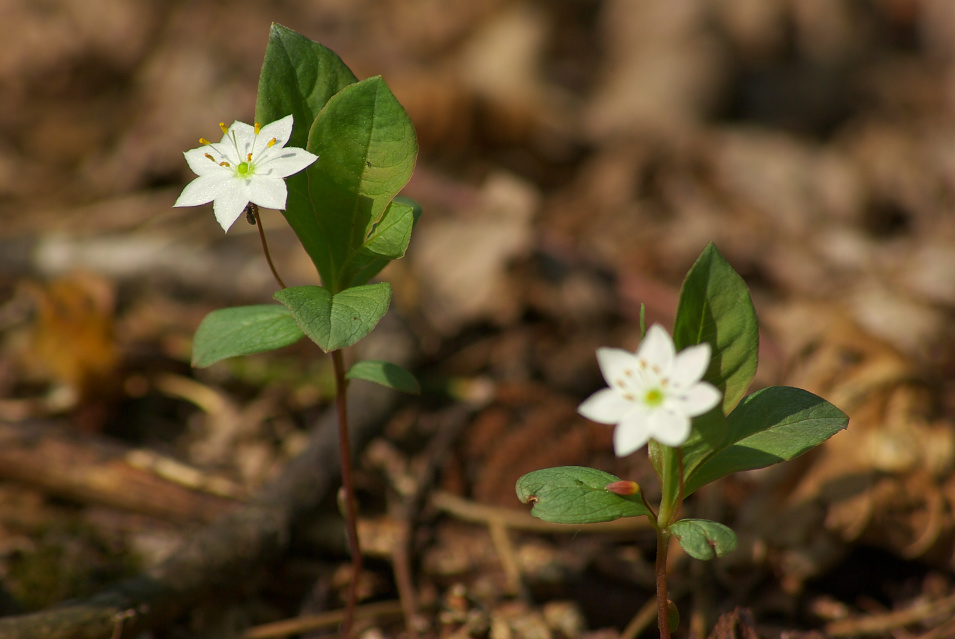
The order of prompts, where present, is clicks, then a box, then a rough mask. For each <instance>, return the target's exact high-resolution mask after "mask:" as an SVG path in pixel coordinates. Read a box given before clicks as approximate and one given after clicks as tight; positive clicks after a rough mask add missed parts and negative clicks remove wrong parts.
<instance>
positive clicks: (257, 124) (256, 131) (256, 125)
mask: <svg viewBox="0 0 955 639" xmlns="http://www.w3.org/2000/svg"><path fill="white" fill-rule="evenodd" d="M261 128H262V125H261V124H259V123H258V122H256V123H255V134H256V135H258V134H259V129H261Z"/></svg>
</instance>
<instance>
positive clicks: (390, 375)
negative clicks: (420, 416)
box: [345, 359, 421, 395]
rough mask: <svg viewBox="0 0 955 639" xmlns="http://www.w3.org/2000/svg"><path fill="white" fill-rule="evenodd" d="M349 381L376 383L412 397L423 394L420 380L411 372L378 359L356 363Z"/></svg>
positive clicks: (348, 374)
mask: <svg viewBox="0 0 955 639" xmlns="http://www.w3.org/2000/svg"><path fill="white" fill-rule="evenodd" d="M345 377H346V378H347V379H363V380H365V381H367V382H374V383H376V384H380V385H382V386H384V387H386V388H393V389H395V390H397V391H401V392H402V393H410V394H412V395H420V394H421V386H420V385H419V384H418V380H417V379H415V376H414V375H412V374H411V373H410V372H409V371H407V370H405V369H404V368H402V367H401V366H398V365H397V364H392V363H391V362H383V361H380V360H376V359H366V360H363V361H361V362H355V363H354V364H353V365H352V367H351V368H349V369H348V373H346V374H345Z"/></svg>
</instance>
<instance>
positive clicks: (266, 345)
mask: <svg viewBox="0 0 955 639" xmlns="http://www.w3.org/2000/svg"><path fill="white" fill-rule="evenodd" d="M303 336H304V333H303V332H302V329H300V328H299V327H298V325H297V324H296V323H295V320H294V319H292V314H291V313H289V311H288V309H287V308H285V307H284V306H279V305H278V304H262V305H257V306H237V307H234V308H223V309H219V310H217V311H212V312H211V313H209V314H208V315H206V317H205V319H203V320H202V323H201V324H199V328H198V329H196V335H195V337H194V338H193V341H192V365H193V366H197V367H199V368H203V367H205V366H209V365H211V364H215V363H216V362H218V361H219V360H222V359H226V358H227V357H236V356H237V355H250V354H252V353H261V352H264V351H271V350H275V349H277V348H282V347H284V346H288V345H290V344H294V343H295V342H297V341H298V340H300V339H301V338H302V337H303Z"/></svg>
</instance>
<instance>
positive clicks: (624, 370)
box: [597, 348, 640, 389]
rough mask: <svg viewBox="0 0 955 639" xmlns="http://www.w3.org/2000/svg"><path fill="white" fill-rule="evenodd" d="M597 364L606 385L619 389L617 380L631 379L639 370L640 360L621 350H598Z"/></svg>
mask: <svg viewBox="0 0 955 639" xmlns="http://www.w3.org/2000/svg"><path fill="white" fill-rule="evenodd" d="M597 364H599V365H600V372H601V373H602V374H603V376H604V381H606V382H607V385H608V386H610V387H611V388H615V389H619V386H617V380H619V379H622V378H632V377H633V375H634V371H636V370H637V369H638V368H639V364H640V360H638V359H637V356H636V355H634V354H633V353H631V352H630V351H625V350H623V349H622V348H598V349H597ZM628 371H629V373H628Z"/></svg>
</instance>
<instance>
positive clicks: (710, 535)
mask: <svg viewBox="0 0 955 639" xmlns="http://www.w3.org/2000/svg"><path fill="white" fill-rule="evenodd" d="M669 531H670V533H671V534H672V535H673V536H674V537H676V538H677V540H678V541H679V542H680V545H681V546H682V547H683V550H685V551H686V554H688V555H689V556H691V557H693V558H694V559H703V560H707V559H715V558H716V557H723V556H725V555H728V554H729V553H731V552H733V551H734V550H736V533H734V532H733V531H732V530H731V529H730V528H729V527H727V526H724V525H723V524H720V523H717V522H715V521H710V520H708V519H681V520H680V521H678V522H675V523H673V524H671V525H670V527H669Z"/></svg>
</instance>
